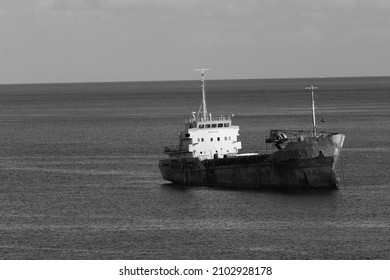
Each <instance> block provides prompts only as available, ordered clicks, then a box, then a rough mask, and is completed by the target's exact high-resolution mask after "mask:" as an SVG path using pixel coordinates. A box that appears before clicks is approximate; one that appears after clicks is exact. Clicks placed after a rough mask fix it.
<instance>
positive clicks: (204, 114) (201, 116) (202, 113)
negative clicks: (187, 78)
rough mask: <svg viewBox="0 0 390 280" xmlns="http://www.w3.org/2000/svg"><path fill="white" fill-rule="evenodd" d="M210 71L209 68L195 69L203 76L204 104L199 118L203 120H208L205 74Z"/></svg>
mask: <svg viewBox="0 0 390 280" xmlns="http://www.w3.org/2000/svg"><path fill="white" fill-rule="evenodd" d="M207 70H210V69H209V68H203V67H202V68H200V69H195V71H199V72H200V73H201V74H202V77H201V79H200V80H201V81H202V104H201V105H200V108H199V111H198V116H197V117H198V118H202V119H203V120H207V118H208V116H207V106H206V88H205V82H204V80H205V79H204V72H205V71H207Z"/></svg>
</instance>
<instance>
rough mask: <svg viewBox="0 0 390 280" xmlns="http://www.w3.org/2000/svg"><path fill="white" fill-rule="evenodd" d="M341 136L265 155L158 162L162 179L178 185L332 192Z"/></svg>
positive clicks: (309, 141) (333, 136) (308, 140)
mask: <svg viewBox="0 0 390 280" xmlns="http://www.w3.org/2000/svg"><path fill="white" fill-rule="evenodd" d="M344 137H345V136H344V135H343V134H336V133H334V134H329V135H326V136H319V137H313V138H307V139H305V140H303V141H297V142H294V143H289V144H287V145H286V146H285V147H284V148H283V149H281V150H279V151H275V152H273V153H271V154H265V155H247V156H245V155H243V156H236V157H226V158H217V159H206V160H200V159H198V158H169V159H162V160H160V161H159V168H160V171H161V174H162V176H163V178H164V179H165V180H167V181H170V182H172V183H176V184H182V185H192V186H216V187H238V188H240V187H241V188H264V189H336V188H337V186H338V179H337V176H336V174H335V167H336V163H337V161H338V159H339V157H340V152H341V148H342V146H343V142H344Z"/></svg>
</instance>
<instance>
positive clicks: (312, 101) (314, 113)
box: [305, 85, 318, 137]
mask: <svg viewBox="0 0 390 280" xmlns="http://www.w3.org/2000/svg"><path fill="white" fill-rule="evenodd" d="M317 88H318V87H314V86H313V85H311V86H310V87H305V89H309V90H311V110H312V113H313V133H314V137H317V124H316V107H315V106H314V90H315V89H317Z"/></svg>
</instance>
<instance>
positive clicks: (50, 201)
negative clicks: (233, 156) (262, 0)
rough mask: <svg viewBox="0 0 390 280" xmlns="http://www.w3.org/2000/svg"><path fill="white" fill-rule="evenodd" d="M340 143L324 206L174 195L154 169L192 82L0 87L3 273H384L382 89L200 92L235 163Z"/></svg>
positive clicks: (340, 84) (244, 195)
mask: <svg viewBox="0 0 390 280" xmlns="http://www.w3.org/2000/svg"><path fill="white" fill-rule="evenodd" d="M311 84H313V85H315V86H317V87H318V90H317V92H316V106H317V117H318V119H320V116H322V115H323V116H324V118H325V122H324V123H319V126H320V129H321V130H327V131H334V132H339V133H343V134H345V135H346V139H345V142H344V149H343V152H342V159H341V161H340V162H339V166H338V168H337V174H338V176H339V177H340V180H341V181H340V188H339V190H337V191H333V192H272V191H261V190H235V189H221V188H210V187H188V186H180V185H173V184H170V183H168V182H166V181H164V180H163V179H162V178H161V175H160V173H159V170H158V160H159V159H161V158H164V155H163V153H162V151H163V147H164V146H166V145H175V144H176V143H177V141H178V133H179V131H181V130H182V129H183V127H184V120H185V119H186V118H187V117H189V116H190V115H191V113H192V112H194V111H197V110H198V108H199V105H200V102H201V90H200V82H199V81H172V82H129V83H127V82H123V83H82V84H34V85H29V84H25V85H0V131H1V135H0V143H1V149H0V201H1V203H0V236H1V238H0V258H1V259H389V258H390V250H389V248H390V238H389V236H390V222H389V221H390V209H389V205H390V175H389V171H388V170H389V167H390V137H389V135H390V78H389V77H371V78H323V79H319V78H318V79H313V78H310V79H309V78H308V79H274V80H216V81H214V80H211V81H207V102H208V103H207V105H208V110H209V111H210V112H211V113H213V114H214V115H219V114H234V115H235V116H234V118H233V122H234V123H235V124H237V125H239V126H240V140H241V141H242V146H243V149H242V152H254V151H257V152H260V153H264V152H271V151H272V147H271V146H268V147H267V146H266V145H265V141H264V140H265V137H266V133H267V131H268V130H269V129H306V130H308V129H310V128H311V111H310V106H311V96H310V92H308V91H307V90H305V89H304V88H305V87H307V86H310V85H311Z"/></svg>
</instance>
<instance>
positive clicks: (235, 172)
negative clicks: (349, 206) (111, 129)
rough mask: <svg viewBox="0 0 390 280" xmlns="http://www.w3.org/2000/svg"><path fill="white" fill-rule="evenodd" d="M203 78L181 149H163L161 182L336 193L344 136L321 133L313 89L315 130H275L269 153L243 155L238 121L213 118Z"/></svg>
mask: <svg viewBox="0 0 390 280" xmlns="http://www.w3.org/2000/svg"><path fill="white" fill-rule="evenodd" d="M196 70H197V71H200V72H201V88H202V102H201V105H200V108H199V111H198V113H196V112H193V113H192V116H191V117H190V118H188V119H187V120H186V121H185V124H184V130H183V131H182V132H180V133H179V144H178V145H176V146H166V147H164V153H165V154H166V155H167V156H168V158H164V159H161V160H159V169H160V171H161V174H162V177H163V178H164V179H165V180H167V181H170V182H172V183H174V184H179V185H190V186H211V187H227V188H259V189H275V190H279V189H284V190H288V189H322V190H333V189H337V188H338V185H339V181H340V180H339V179H338V177H337V176H336V173H335V168H336V164H337V162H338V161H339V158H340V156H341V150H342V147H343V143H344V138H345V135H343V134H340V133H335V132H324V131H319V129H318V127H317V125H316V119H315V116H316V115H315V109H316V108H315V104H314V102H315V100H314V97H315V95H314V90H315V89H317V87H314V86H313V85H311V86H310V87H306V88H305V89H309V90H310V91H311V100H312V108H311V110H312V125H313V128H312V130H309V131H304V130H299V131H297V130H285V129H272V130H270V131H269V133H267V137H266V143H267V144H266V145H268V144H271V145H272V146H274V147H275V148H274V149H273V151H272V152H270V153H265V154H259V153H242V154H240V153H239V150H240V149H241V141H239V139H238V137H239V126H237V125H234V124H233V123H232V119H233V115H227V116H222V115H219V116H213V115H212V114H210V113H208V111H207V105H206V89H205V71H206V70H209V69H207V68H201V69H196Z"/></svg>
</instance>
